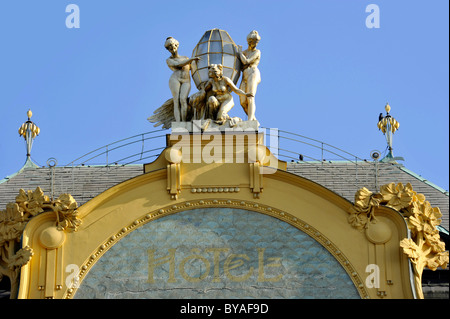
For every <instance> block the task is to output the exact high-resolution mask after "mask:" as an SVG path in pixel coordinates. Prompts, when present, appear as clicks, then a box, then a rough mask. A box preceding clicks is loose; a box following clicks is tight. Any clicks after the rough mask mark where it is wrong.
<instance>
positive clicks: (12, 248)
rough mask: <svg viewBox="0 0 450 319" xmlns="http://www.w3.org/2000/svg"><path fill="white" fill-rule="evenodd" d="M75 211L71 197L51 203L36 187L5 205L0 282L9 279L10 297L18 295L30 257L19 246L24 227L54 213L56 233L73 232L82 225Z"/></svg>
mask: <svg viewBox="0 0 450 319" xmlns="http://www.w3.org/2000/svg"><path fill="white" fill-rule="evenodd" d="M77 208H78V204H77V202H76V201H75V199H74V198H73V197H72V196H71V195H70V194H62V195H60V196H59V197H58V198H57V199H56V200H50V199H49V197H48V196H46V195H45V194H44V192H43V191H42V189H41V188H40V187H37V188H36V189H35V190H34V191H30V190H29V191H24V190H23V189H21V190H20V191H19V195H17V196H16V201H15V203H8V204H7V205H6V209H5V210H3V211H0V280H1V279H2V277H3V276H7V277H9V279H10V282H11V298H15V296H16V295H17V289H18V286H19V281H18V280H19V274H20V269H21V267H22V266H23V265H25V264H27V263H28V262H29V261H30V260H31V258H32V256H33V251H32V249H31V248H29V247H23V248H21V249H20V247H19V242H20V239H21V237H22V234H23V231H24V229H25V226H26V224H27V223H28V222H29V221H30V219H31V218H33V217H34V216H37V215H39V214H42V213H54V214H55V227H56V229H57V231H60V232H62V231H76V230H77V228H78V226H80V224H81V219H79V218H78V213H77ZM63 237H64V236H63Z"/></svg>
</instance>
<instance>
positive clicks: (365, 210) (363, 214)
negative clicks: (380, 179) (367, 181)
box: [348, 187, 381, 230]
mask: <svg viewBox="0 0 450 319" xmlns="http://www.w3.org/2000/svg"><path fill="white" fill-rule="evenodd" d="M380 201H381V195H380V194H374V193H372V192H371V191H369V190H368V189H367V188H365V187H363V188H361V189H359V190H358V191H357V192H356V194H355V204H354V205H353V206H352V207H351V208H350V211H349V214H350V215H349V217H348V222H349V223H350V224H351V225H352V226H353V227H355V228H356V229H359V230H363V229H365V228H367V227H368V225H369V222H374V221H375V215H374V208H375V207H378V205H379V204H380Z"/></svg>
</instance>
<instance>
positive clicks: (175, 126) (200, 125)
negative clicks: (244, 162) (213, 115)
mask: <svg viewBox="0 0 450 319" xmlns="http://www.w3.org/2000/svg"><path fill="white" fill-rule="evenodd" d="M258 128H259V122H258V121H239V120H235V119H231V120H227V121H226V122H225V123H224V124H222V125H219V124H217V123H215V122H214V121H213V120H210V119H208V120H195V121H192V122H172V132H189V133H193V132H194V133H195V132H214V131H216V132H225V131H254V132H257V131H258Z"/></svg>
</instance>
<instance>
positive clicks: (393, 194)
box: [348, 183, 449, 298]
mask: <svg viewBox="0 0 450 319" xmlns="http://www.w3.org/2000/svg"><path fill="white" fill-rule="evenodd" d="M381 205H383V206H387V207H390V208H393V209H395V210H397V211H399V212H400V213H401V214H402V215H403V217H404V218H405V220H406V222H407V225H408V228H409V230H410V231H411V238H405V239H403V240H401V241H400V247H401V248H402V249H403V252H404V253H405V254H406V255H407V256H408V258H409V259H410V261H411V263H412V265H413V269H414V277H415V286H416V291H417V293H418V297H419V298H423V292H422V273H423V269H424V268H425V267H427V268H429V269H431V270H436V269H437V268H438V267H442V268H443V269H445V268H446V267H447V264H448V262H449V254H448V251H445V244H444V243H443V242H442V241H441V239H440V236H439V230H438V229H437V226H438V225H439V224H440V223H441V217H442V213H441V211H440V210H439V208H438V207H432V206H431V204H430V203H429V202H428V201H426V200H425V196H424V195H423V194H418V193H417V192H415V191H414V190H413V188H412V186H411V184H409V183H408V184H406V185H403V184H402V183H398V184H395V183H390V184H386V185H383V186H381V188H380V192H379V193H372V192H371V191H369V190H368V189H367V188H365V187H364V188H361V189H359V190H358V191H357V192H356V194H355V203H354V205H353V206H352V207H351V208H350V210H349V217H348V221H349V223H350V224H351V225H352V226H353V227H355V228H356V229H359V230H363V229H367V228H368V227H370V224H371V223H376V217H375V215H374V210H375V208H376V207H378V206H381Z"/></svg>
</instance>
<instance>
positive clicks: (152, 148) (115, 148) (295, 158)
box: [64, 127, 366, 187]
mask: <svg viewBox="0 0 450 319" xmlns="http://www.w3.org/2000/svg"><path fill="white" fill-rule="evenodd" d="M170 132H171V131H170V130H167V129H159V130H154V131H150V132H146V133H142V134H137V135H134V136H131V137H128V138H125V139H121V140H118V141H116V142H113V143H110V144H107V145H104V146H102V147H99V148H97V149H95V150H93V151H90V152H88V153H86V154H84V155H82V156H80V157H78V158H76V159H75V160H73V161H71V162H70V163H68V164H67V165H65V166H64V167H65V168H75V167H82V166H91V167H92V166H99V167H117V166H126V165H131V164H145V163H149V162H152V161H153V160H154V159H156V158H157V157H158V156H159V155H160V154H161V152H162V151H163V150H164V148H165V147H166V135H167V134H170ZM259 132H260V133H261V134H263V135H264V140H265V144H266V146H268V147H269V148H270V150H271V151H272V153H273V154H274V155H275V156H276V157H277V158H279V159H280V160H283V161H286V162H295V163H298V164H302V165H314V166H316V167H317V164H318V163H321V167H320V169H323V170H329V172H327V173H329V174H330V175H334V174H337V173H336V170H335V168H332V167H329V166H328V165H326V164H327V163H331V162H334V163H336V162H345V163H347V164H348V165H350V166H352V168H353V169H354V172H355V175H354V182H355V186H356V187H357V186H358V178H359V176H358V174H359V173H360V172H358V166H361V163H362V162H366V160H363V159H361V158H359V157H358V156H356V155H353V154H351V153H349V152H347V151H345V150H342V149H340V148H338V147H336V146H333V145H331V144H328V143H325V142H323V141H319V140H316V139H312V138H309V137H306V136H303V135H300V134H297V133H292V132H288V131H284V130H279V129H273V128H264V127H261V128H260V130H259ZM359 171H361V170H359Z"/></svg>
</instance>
